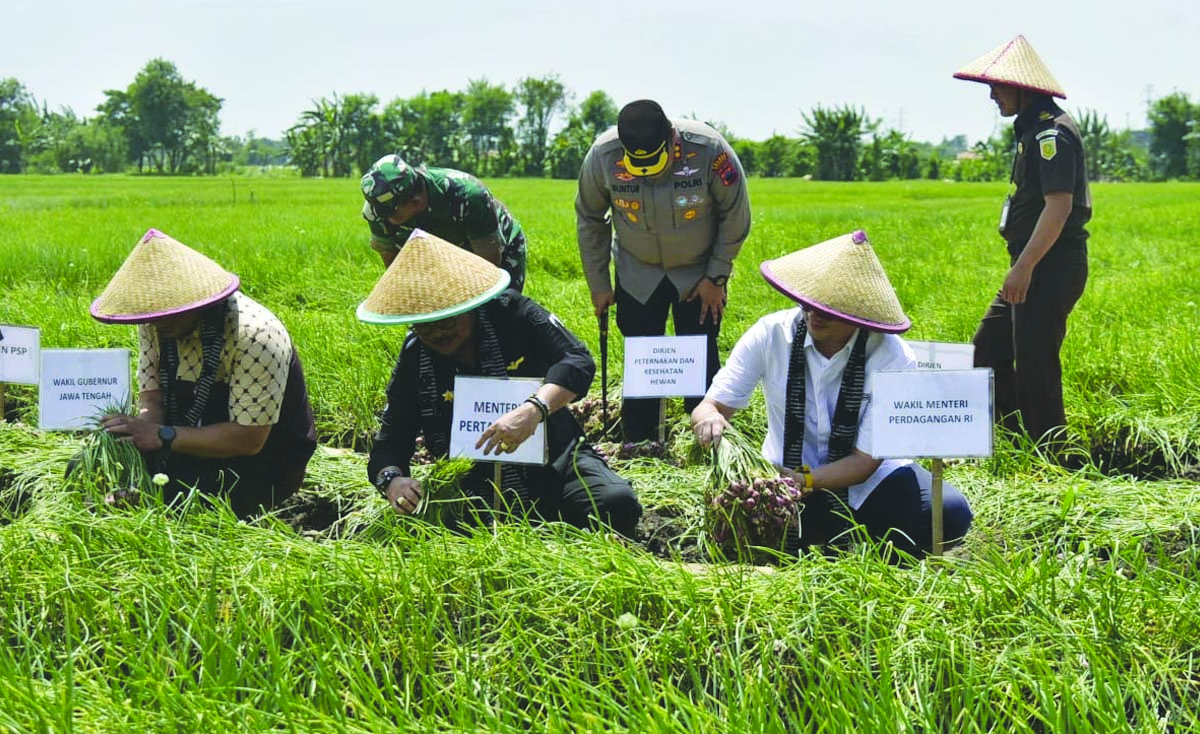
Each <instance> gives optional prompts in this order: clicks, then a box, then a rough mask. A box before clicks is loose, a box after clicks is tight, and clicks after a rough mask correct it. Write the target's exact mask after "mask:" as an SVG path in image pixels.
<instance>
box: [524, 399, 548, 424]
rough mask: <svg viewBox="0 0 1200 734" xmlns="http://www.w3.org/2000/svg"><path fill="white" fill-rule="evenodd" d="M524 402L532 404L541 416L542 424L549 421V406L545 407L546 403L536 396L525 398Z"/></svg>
mask: <svg viewBox="0 0 1200 734" xmlns="http://www.w3.org/2000/svg"><path fill="white" fill-rule="evenodd" d="M525 402H527V403H533V406H534V407H535V408H537V409H538V412H539V413H541V414H542V423H545V422H546V421H548V420H550V406H549V405H546V401H545V400H542V399H541V398H539V397H538V396H537V395H530V396H529V397H527V398H525Z"/></svg>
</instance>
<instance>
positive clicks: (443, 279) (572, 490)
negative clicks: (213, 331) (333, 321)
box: [358, 230, 642, 536]
mask: <svg viewBox="0 0 1200 734" xmlns="http://www.w3.org/2000/svg"><path fill="white" fill-rule="evenodd" d="M508 285H509V275H508V273H507V272H505V271H504V270H501V269H500V268H498V267H496V266H495V265H492V264H491V263H489V262H488V261H486V260H484V259H483V258H481V257H479V256H478V255H475V254H474V253H470V252H467V251H466V250H463V249H461V248H458V247H455V246H454V245H452V244H450V243H449V242H446V241H445V240H443V239H441V238H439V237H436V236H434V235H432V234H429V233H427V232H423V231H421V230H415V231H414V232H413V234H412V236H411V237H409V239H408V241H407V242H406V243H405V245H404V247H403V248H402V249H401V250H400V252H399V253H398V254H397V255H396V259H395V260H394V261H393V262H392V264H391V265H390V266H389V267H388V269H387V271H385V272H384V274H383V276H382V277H381V278H380V279H379V281H378V282H377V283H376V284H375V288H374V290H372V291H371V294H370V295H369V296H368V297H367V299H366V300H365V301H363V302H362V304H360V305H359V307H358V317H359V319H361V320H362V321H365V322H367V323H373V324H397V325H399V324H404V325H409V326H410V327H411V328H410V330H409V333H408V336H407V338H406V339H405V340H404V345H403V347H401V349H400V356H399V358H398V359H397V360H396V366H395V369H394V370H393V372H392V378H391V382H390V383H389V384H388V387H387V408H385V410H384V413H383V418H382V420H381V423H380V427H379V432H378V434H377V435H376V437H375V444H374V446H373V447H372V448H371V456H370V460H369V461H368V468H367V471H368V476H369V477H370V480H371V482H372V484H374V485H375V487H376V488H377V489H378V490H379V491H380V493H382V494H383V495H384V497H386V498H387V501H388V503H389V504H390V505H391V506H392V508H393V509H394V510H395V511H396V512H398V513H400V514H409V513H411V512H413V511H414V510H415V509H416V507H417V503H418V502H419V501H420V499H421V494H422V489H421V485H420V483H419V482H418V481H417V480H415V479H413V478H412V477H411V475H410V471H409V469H410V462H411V459H412V455H413V450H414V448H415V445H416V438H417V436H418V434H423V435H424V438H425V447H426V448H427V449H428V450H429V452H430V454H432V455H433V456H434V457H439V458H440V457H444V456H447V455H448V454H449V450H450V432H451V419H452V416H453V408H454V378H455V376H456V375H472V376H484V377H526V378H530V377H532V378H538V379H541V380H542V384H541V385H540V386H539V387H538V388H537V391H536V392H535V393H534V394H533V395H531V396H530V397H529V398H528V399H527V400H526V401H525V402H523V403H522V404H521V405H519V406H518V407H517V408H515V409H513V410H511V411H509V412H508V413H506V414H505V415H503V416H501V417H500V418H499V419H497V420H496V421H494V422H493V423H491V424H490V425H489V426H488V427H487V429H486V430H485V431H484V432H483V434H482V437H481V438H480V440H479V445H478V448H481V449H483V452H484V454H495V455H496V457H497V459H501V458H503V455H504V454H505V453H507V452H511V451H513V450H514V449H516V447H518V446H520V445H521V444H522V443H523V442H525V441H526V440H527V439H529V437H530V436H532V435H533V433H534V430H535V429H536V427H537V424H538V423H545V424H546V443H547V446H548V448H549V456H550V462H549V463H548V464H546V465H544V466H534V465H516V464H504V465H503V466H502V472H503V473H502V485H503V490H504V491H505V494H506V499H509V496H508V492H509V491H510V490H511V492H512V495H513V496H514V497H515V498H516V500H518V501H519V503H520V505H521V510H522V511H524V512H527V513H529V514H530V515H531V516H533V517H540V518H543V519H548V520H549V519H555V520H557V519H561V520H564V521H566V522H568V523H570V524H572V525H575V526H577V527H590V526H593V525H595V524H596V523H597V522H599V523H603V524H604V525H607V526H608V527H610V528H612V529H613V530H616V531H617V532H619V533H621V534H623V535H625V536H631V535H632V534H633V531H634V528H635V526H636V525H637V521H638V519H639V518H640V517H641V514H642V508H641V505H640V504H639V503H638V501H637V498H636V497H635V496H634V493H633V488H632V486H630V484H629V482H628V481H627V480H625V479H623V478H621V477H620V476H618V475H617V474H616V473H614V472H613V471H612V470H611V469H609V468H608V465H607V464H605V463H604V460H603V459H602V458H601V457H600V456H599V455H598V454H597V453H596V452H595V450H594V449H593V448H592V447H591V445H589V444H588V442H587V441H586V440H585V438H584V434H583V428H582V427H581V426H580V425H579V422H578V421H576V420H575V418H574V416H573V415H572V414H571V412H570V411H569V410H566V409H565V408H566V406H567V403H569V402H571V401H572V400H575V399H576V398H578V397H580V396H582V395H584V394H586V393H587V391H588V388H589V387H590V386H591V383H592V378H593V377H594V376H595V374H596V364H595V362H594V361H593V360H592V356H591V354H590V353H589V352H588V349H587V347H586V346H584V344H583V343H582V342H581V341H579V339H578V338H577V337H576V336H575V335H574V334H572V333H571V332H570V331H568V330H567V328H566V327H565V326H563V324H562V322H560V321H559V320H558V318H557V317H555V316H554V315H553V314H550V313H548V312H547V311H546V310H545V309H544V308H543V307H542V306H541V305H539V304H538V303H537V302H535V301H533V300H532V299H530V298H527V297H525V296H523V295H521V294H520V293H518V292H517V291H515V290H512V289H510V288H508ZM493 470H494V465H492V464H490V463H489V462H479V463H477V464H476V465H475V466H474V467H473V468H472V469H471V471H470V473H469V474H468V476H467V478H466V479H465V480H464V482H463V484H462V486H463V487H464V490H465V491H466V492H467V493H468V495H469V496H473V497H476V498H479V499H481V500H482V501H483V503H484V504H486V505H487V506H488V507H490V506H492V501H493V500H494V497H493V496H492V494H493V492H492V486H491V480H492V477H493Z"/></svg>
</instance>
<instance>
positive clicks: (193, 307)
mask: <svg viewBox="0 0 1200 734" xmlns="http://www.w3.org/2000/svg"><path fill="white" fill-rule="evenodd" d="M151 231H153V230H151ZM230 275H231V276H232V280H230V281H229V285H228V286H226V287H225V289H224V290H222V291H221V292H220V293H218V294H216V295H215V296H213V297H212V298H206V299H204V300H203V301H199V302H197V303H189V304H188V305H186V306H181V307H179V308H173V309H171V310H169V311H158V312H156V313H148V314H145V313H143V314H117V315H115V316H114V315H111V314H108V315H103V316H102V315H100V314H98V313H96V301H99V300H100V299H98V298H97V299H96V301H93V302H92V306H91V308H89V309H88V310H89V311H91V313H92V317H93V318H94V319H96V320H97V321H103V322H104V323H106V324H146V323H150V322H152V321H162V320H163V319H169V318H172V317H174V316H182V315H183V314H186V313H191V312H193V311H199V310H200V309H202V308H207V307H208V306H211V305H213V304H214V303H219V302H221V301H224V300H225V299H226V298H229V297H230V296H232V295H233V294H234V293H235V292H237V289H238V288H239V287H241V284H242V282H241V279H239V278H238V276H236V275H233V274H232V273H231V274H230Z"/></svg>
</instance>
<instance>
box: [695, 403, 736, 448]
mask: <svg viewBox="0 0 1200 734" xmlns="http://www.w3.org/2000/svg"><path fill="white" fill-rule="evenodd" d="M727 428H729V421H727V420H725V416H723V415H721V413H720V412H718V411H717V410H712V411H711V412H708V413H705V414H704V415H702V416H700V417H696V416H694V415H693V417H692V433H694V434H695V435H696V442H697V443H699V444H700V445H701V446H713V447H716V446H717V445H718V444H720V443H721V434H723V433H725V430H726V429H727Z"/></svg>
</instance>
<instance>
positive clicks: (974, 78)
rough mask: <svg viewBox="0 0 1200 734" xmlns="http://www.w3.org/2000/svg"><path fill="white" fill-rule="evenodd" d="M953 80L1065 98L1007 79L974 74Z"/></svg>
mask: <svg viewBox="0 0 1200 734" xmlns="http://www.w3.org/2000/svg"><path fill="white" fill-rule="evenodd" d="M954 78H955V79H963V80H966V81H968V82H980V83H982V84H1005V85H1008V86H1010V87H1018V88H1020V89H1028V90H1029V91H1031V92H1037V93H1038V94H1047V95H1049V96H1051V97H1058V98H1059V99H1066V98H1067V95H1065V94H1063V93H1062V92H1060V91H1058V90H1056V89H1044V88H1042V87H1035V86H1033V85H1032V84H1017V83H1016V82H1012V81H1009V80H1007V79H989V78H988V77H986V76H977V75H974V74H955V75H954Z"/></svg>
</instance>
